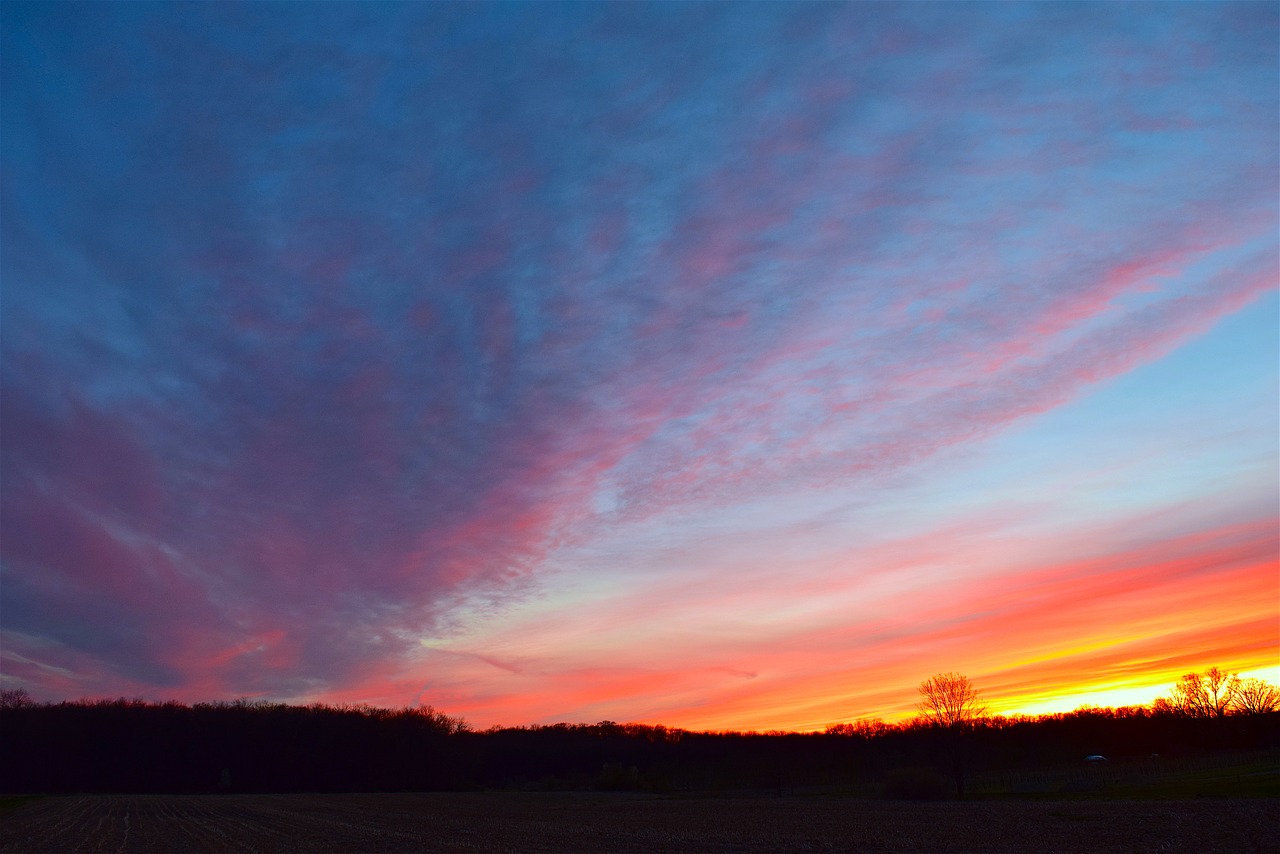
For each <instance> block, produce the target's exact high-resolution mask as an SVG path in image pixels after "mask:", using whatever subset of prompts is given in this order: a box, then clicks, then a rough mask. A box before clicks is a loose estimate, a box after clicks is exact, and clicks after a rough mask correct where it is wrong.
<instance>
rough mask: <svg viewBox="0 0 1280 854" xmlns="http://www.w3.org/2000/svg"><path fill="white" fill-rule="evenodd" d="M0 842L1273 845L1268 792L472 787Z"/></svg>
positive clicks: (66, 814) (134, 845) (41, 809)
mask: <svg viewBox="0 0 1280 854" xmlns="http://www.w3.org/2000/svg"><path fill="white" fill-rule="evenodd" d="M0 851H4V852H14V854H16V853H17V852H33V854H36V853H37V852H48V854H71V852H98V851H101V852H108V851H109V852H156V854H161V852H174V851H183V852H225V851H237V852H371V854H372V852H414V851H459V852H461V851H512V852H526V851H527V852H570V851H600V852H608V851H617V852H653V851H671V852H685V851H687V852H695V851H697V852H730V851H733V852H776V851H797V852H799V851H859V852H863V851H865V852H879V851H885V852H888V851H893V852H907V851H928V852H943V851H946V852H968V851H974V852H979V851H980V852H1026V851H1037V852H1044V854H1049V852H1094V851H1122V852H1135V854H1136V852H1181V851H1185V852H1213V851H1223V852H1232V854H1236V852H1277V851H1280V809H1277V802H1276V801H1274V800H1271V799H1266V798H1262V799H1258V798H1254V799H1247V798H1242V799H1227V800H1216V799H1200V800H1143V801H1132V800H1084V801H1040V800H1035V801H1017V800H1012V801H1010V800H993V801H975V802H943V803H924V804H921V803H903V802H893V801H870V800H860V799H848V798H835V797H802V796H791V797H783V798H763V797H761V798H708V799H700V798H661V797H656V796H650V795H605V794H570V793H470V794H378V795H203V796H201V795H192V796H174V795H145V796H144V795H139V796H121V795H89V796H66V797H45V798H34V799H28V800H23V801H21V802H17V803H13V802H11V803H9V804H6V805H4V809H3V812H0Z"/></svg>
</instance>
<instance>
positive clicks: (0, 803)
mask: <svg viewBox="0 0 1280 854" xmlns="http://www.w3.org/2000/svg"><path fill="white" fill-rule="evenodd" d="M43 797H44V795H0V815H3V814H4V813H7V812H12V811H13V810H16V809H17V808H18V807H20V806H22V805H24V804H29V803H31V802H32V801H38V800H40V799H41V798H43Z"/></svg>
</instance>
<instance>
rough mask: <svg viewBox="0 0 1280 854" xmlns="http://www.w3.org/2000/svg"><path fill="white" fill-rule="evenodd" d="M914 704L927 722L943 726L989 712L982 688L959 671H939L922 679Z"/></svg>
mask: <svg viewBox="0 0 1280 854" xmlns="http://www.w3.org/2000/svg"><path fill="white" fill-rule="evenodd" d="M916 708H917V709H919V710H920V714H921V715H922V716H923V717H924V718H925V719H926V720H927V721H928V722H929V723H931V724H936V725H939V726H944V727H963V726H966V725H968V724H971V723H973V722H974V721H976V720H978V719H980V718H982V717H985V716H986V714H987V712H988V708H987V704H986V703H984V702H983V701H982V692H981V691H980V690H978V689H977V688H975V687H974V686H973V683H972V682H970V681H969V677H968V676H962V675H961V674H959V673H939V674H937V675H936V676H931V677H929V678H928V679H926V680H925V681H924V682H921V683H920V702H919V703H917V704H916Z"/></svg>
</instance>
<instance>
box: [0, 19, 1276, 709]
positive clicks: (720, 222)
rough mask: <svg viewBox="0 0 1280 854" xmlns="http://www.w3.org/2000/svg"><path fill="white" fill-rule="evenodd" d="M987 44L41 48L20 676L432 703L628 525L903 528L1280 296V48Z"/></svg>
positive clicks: (758, 35) (33, 117) (651, 34)
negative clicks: (441, 642)
mask: <svg viewBox="0 0 1280 854" xmlns="http://www.w3.org/2000/svg"><path fill="white" fill-rule="evenodd" d="M960 15H961V13H960V12H959V11H956V10H950V9H932V8H931V9H929V10H925V9H923V8H920V9H914V8H906V7H904V8H901V9H890V8H887V7H886V8H873V7H863V6H854V7H808V8H789V7H776V8H774V7H756V8H745V7H744V8H733V7H724V8H714V7H694V6H691V7H662V8H658V7H650V8H640V7H634V8H632V7H590V8H588V7H581V8H578V7H557V8H554V9H544V10H541V11H540V13H539V14H536V15H534V14H531V13H530V12H529V11H528V10H524V9H520V8H516V7H512V8H507V9H503V10H500V11H498V12H495V13H494V14H486V15H475V14H471V13H469V12H463V11H461V10H457V9H449V8H445V7H404V8H398V9H396V10H394V11H393V12H392V13H390V14H389V15H380V16H376V18H375V17H370V16H368V15H366V14H365V13H363V12H360V11H358V10H355V9H348V8H340V7H333V8H330V9H326V10H324V11H323V12H322V13H321V14H317V15H309V16H307V20H306V21H302V20H301V19H299V18H298V17H297V16H296V15H294V14H292V13H290V12H288V11H287V10H283V9H273V8H268V7H260V8H254V7H244V8H232V7H191V8H182V9H178V8H171V9H147V8H144V7H137V8H133V9H123V8H110V7H102V8H95V9H92V10H86V13H85V14H84V15H83V16H77V17H76V20H74V21H63V20H61V16H56V15H54V16H51V15H48V14H47V13H45V12H41V11H40V10H38V9H35V8H34V7H33V8H27V7H24V8H22V9H13V10H8V11H6V12H5V16H6V21H7V22H10V23H11V24H12V25H11V26H6V28H5V31H4V36H3V37H4V39H5V45H4V48H5V49H4V51H3V53H2V56H3V60H2V61H3V62H4V75H5V79H6V91H7V94H6V115H7V116H9V117H11V121H9V122H7V125H8V126H9V127H10V128H11V129H12V133H7V134H6V147H5V152H4V160H5V162H4V168H5V174H6V176H7V179H6V182H5V188H4V190H3V192H4V205H5V217H4V218H3V222H2V224H0V228H3V242H4V247H5V252H4V253H3V257H2V258H0V265H2V266H3V273H4V278H5V282H6V286H5V289H4V292H3V294H0V298H2V299H3V313H2V316H0V322H2V323H3V332H4V334H3V345H2V347H3V360H2V368H3V375H2V383H0V385H2V389H3V394H4V405H3V408H2V409H0V413H2V416H3V419H4V424H3V441H4V454H3V465H4V478H3V483H0V507H2V510H3V528H4V540H5V543H4V552H3V566H4V585H5V599H6V603H5V623H6V626H5V637H6V643H8V638H9V637H10V633H13V636H14V637H15V638H16V637H19V636H21V638H24V639H25V640H22V641H21V646H20V648H21V649H22V650H24V651H22V652H21V653H20V655H21V656H23V661H24V662H26V663H22V665H21V666H22V668H24V669H22V670H21V672H22V673H24V674H31V675H29V676H23V677H22V678H24V679H30V680H32V682H31V684H33V685H35V686H37V687H38V686H42V685H43V686H47V692H50V693H51V692H55V691H63V690H67V688H66V686H69V685H74V684H83V685H86V686H92V687H93V690H103V691H108V692H114V688H113V687H112V686H117V685H118V686H127V687H128V688H129V690H131V691H133V690H137V691H141V692H149V691H154V692H157V693H162V694H172V695H177V696H182V697H189V698H200V697H204V696H208V695H209V694H234V695H238V694H254V695H259V694H260V695H266V696H279V697H291V698H305V697H313V696H342V697H351V696H355V695H354V694H353V693H352V692H353V691H356V690H357V688H356V687H354V686H363V687H360V688H359V690H364V691H366V692H372V693H367V695H368V696H383V697H392V698H393V701H394V696H401V695H403V696H404V697H406V698H408V697H411V696H418V695H419V694H420V693H421V692H422V684H423V681H424V680H423V679H422V678H421V667H422V660H421V658H420V656H421V655H422V647H421V645H420V643H419V642H420V640H421V639H423V638H449V637H454V638H456V637H462V636H465V635H466V634H467V632H468V631H469V630H470V629H471V628H472V627H473V626H474V625H476V624H478V623H480V622H483V621H484V619H486V618H487V617H488V616H491V615H494V614H497V613H503V612H504V610H505V609H509V608H513V607H516V606H519V605H522V604H523V603H527V602H529V601H536V600H537V598H538V597H540V596H551V597H554V595H555V591H554V589H551V588H553V586H554V584H555V583H556V582H555V573H554V572H552V571H551V570H550V569H549V567H551V566H553V565H555V563H556V561H557V560H559V559H561V557H562V556H563V555H565V554H567V553H568V552H569V551H571V550H573V549H587V550H589V548H590V546H591V544H592V543H593V542H597V541H599V540H600V539H601V538H602V537H604V536H605V535H606V534H607V533H608V531H609V530H610V528H611V527H612V526H617V525H640V524H642V523H644V522H645V521H646V520H654V519H665V518H670V517H671V516H672V515H679V514H682V513H684V514H688V516H689V517H690V518H701V515H700V514H704V513H709V512H712V511H714V510H715V509H716V508H732V507H734V506H736V505H737V503H738V502H740V501H741V500H742V499H743V498H744V497H745V498H748V499H753V500H759V501H761V502H765V503H767V502H768V501H769V500H770V499H771V497H776V496H780V495H791V494H794V493H795V492H796V491H805V490H808V491H810V492H815V493H819V492H824V491H829V490H833V489H852V488H857V489H859V490H861V491H863V492H864V493H865V494H866V496H867V499H866V500H867V502H868V503H871V502H873V501H874V499H875V497H876V496H879V495H884V494H887V491H888V490H889V489H890V488H891V486H892V484H893V483H894V482H896V480H898V479H901V478H904V477H915V476H918V475H919V473H920V472H921V471H923V470H925V469H927V467H928V465H929V464H930V463H931V462H932V461H934V460H936V459H937V458H938V457H939V456H940V455H943V454H946V453H948V452H949V451H951V450H953V449H956V448H972V447H976V446H978V445H979V444H980V443H981V442H983V441H984V440H986V439H987V438H989V437H991V436H993V435H995V434H997V433H999V432H1000V431H1001V430H1004V429H1007V428H1008V427H1009V426H1010V425H1012V424H1015V423H1017V422H1019V420H1021V419H1026V418H1029V417H1031V416H1034V415H1036V414H1039V413H1043V412H1046V411H1049V410H1051V409H1054V408H1057V407H1061V406H1064V405H1066V404H1069V403H1070V402H1071V401H1072V400H1074V399H1076V398H1077V397H1078V396H1079V395H1080V394H1082V393H1083V391H1084V390H1086V389H1088V388H1090V387H1092V386H1094V385H1096V384H1098V383H1100V382H1104V381H1106V380H1108V379H1110V378H1114V377H1117V376H1120V375H1123V374H1125V373H1126V372H1129V371H1131V370H1133V369H1135V368H1136V367H1138V366H1140V365H1142V364H1144V363H1147V362H1150V361H1152V360H1154V359H1158V358H1160V357H1161V356H1162V355H1163V354H1165V353H1167V352H1169V351H1171V350H1173V349H1174V348H1176V347H1177V346H1178V345H1179V344H1181V343H1182V342H1185V341H1187V340H1189V339H1191V338H1193V337H1195V336H1196V335H1199V334H1202V333H1203V332H1205V331H1206V330H1207V329H1209V328H1210V327H1211V325H1212V323H1213V322H1214V321H1215V320H1216V319H1218V318H1221V317H1223V316H1226V315H1228V314H1230V313H1232V312H1234V311H1237V310H1240V309H1241V308H1242V307H1243V306H1245V305H1247V304H1248V303H1249V301H1250V300H1252V299H1255V298H1256V297H1257V296H1258V295H1259V294H1261V293H1264V292H1266V291H1268V290H1270V289H1272V288H1273V287H1274V282H1275V275H1274V274H1275V271H1276V266H1277V264H1276V249H1275V242H1274V233H1275V226H1276V222H1275V210H1274V199H1273V198H1272V197H1271V194H1269V193H1268V191H1267V188H1268V187H1274V185H1275V179H1276V174H1275V166H1274V164H1275V162H1276V161H1275V156H1274V153H1275V148H1276V144H1277V143H1276V133H1275V128H1274V121H1272V120H1271V119H1272V114H1273V112H1274V110H1273V106H1274V103H1275V98H1276V84H1275V81H1274V79H1272V78H1273V77H1274V75H1269V74H1268V73H1266V70H1267V69H1268V68H1271V67H1274V65H1275V57H1274V54H1275V48H1274V45H1273V44H1270V43H1269V42H1267V40H1266V39H1265V38H1263V36H1262V34H1264V33H1266V32H1269V30H1267V29H1266V28H1265V27H1263V28H1258V27H1256V21H1254V18H1256V17H1257V16H1259V15H1261V16H1262V17H1263V18H1267V17H1268V15H1270V17H1271V18H1274V14H1272V13H1265V12H1260V11H1258V10H1257V9H1246V8H1243V7H1236V6H1225V7H1221V8H1217V9H1202V8H1199V7H1196V8H1192V7H1187V8H1186V9H1184V10H1181V11H1180V12H1179V14H1178V15H1175V16H1152V15H1146V14H1142V13H1140V12H1137V11H1134V10H1131V9H1123V8H1117V9H1111V8H1108V9H1105V10H1104V9H1101V8H1099V9H1096V10H1091V11H1090V13H1089V14H1088V15H1082V14H1080V13H1079V12H1078V11H1072V10H1069V9H1067V8H1065V7H1043V8H1038V9H1036V10H1034V11H1033V12H1031V13H1029V14H1028V13H1024V12H1013V11H1010V10H1009V9H996V8H992V9H989V10H986V11H984V12H983V13H982V15H980V16H979V17H978V19H977V20H975V21H972V22H970V21H969V18H970V16H969V14H968V13H967V12H966V13H964V17H965V21H966V22H967V24H966V28H965V31H966V32H969V33H971V35H972V37H971V38H968V39H957V38H955V36H954V34H955V32H957V30H956V26H957V24H958V23H959V22H960V21H959V16H960ZM968 24H972V26H969V25H968ZM801 522H803V520H801ZM797 524H798V525H799V524H800V523H799V522H798V523H797ZM820 528H821V526H820V525H819V526H816V527H811V529H820ZM696 539H697V535H696V532H693V533H689V534H688V535H687V537H686V538H685V540H686V541H690V540H696ZM730 539H732V535H730ZM647 548H649V547H647ZM651 548H652V550H646V551H644V552H643V553H642V554H641V555H639V556H637V558H636V560H637V561H639V562H641V563H643V562H645V561H652V560H655V558H654V555H655V554H657V553H658V551H659V550H660V547H659V546H656V545H655V546H652V547H651ZM580 570H581V571H583V572H586V571H587V570H586V569H581V568H580ZM590 571H592V572H599V573H600V574H601V576H602V577H603V578H605V579H608V578H609V577H610V572H611V570H610V568H609V567H607V566H604V567H599V568H592V569H591V570H590ZM784 571H785V570H784ZM654 572H655V573H656V570H654ZM690 572H691V574H693V575H694V576H695V577H694V578H693V579H692V580H691V583H692V584H693V585H694V586H695V587H696V586H697V585H698V584H699V583H701V582H702V579H700V578H698V577H696V576H697V570H696V569H695V570H690ZM707 583H708V584H710V585H711V586H712V587H715V586H717V585H719V586H721V587H723V586H724V582H723V581H722V580H721V579H709V580H707ZM640 598H641V599H644V598H645V596H644V594H643V591H641V597H640ZM646 601H647V599H646ZM705 605H706V607H707V608H708V609H710V610H711V611H714V610H715V607H716V606H715V605H714V603H713V602H712V601H710V600H707V601H706V603H705ZM713 616H714V615H713ZM687 620H689V621H690V622H691V623H693V622H696V621H697V620H698V616H697V615H696V614H693V613H690V614H689V615H688V616H687ZM921 637H924V635H921ZM535 640H536V639H535ZM15 643H17V641H15ZM14 648H15V649H18V648H19V647H18V646H15V647H14ZM474 655H483V656H485V657H484V658H483V659H480V658H477V659H475V661H473V662H472V664H477V662H478V665H477V666H482V667H487V668H488V670H494V669H497V670H498V671H500V672H502V673H506V672H507V671H508V669H509V670H510V673H509V674H508V675H510V676H512V677H525V678H534V676H535V674H534V673H533V671H531V670H530V668H531V667H532V665H531V664H530V662H528V661H526V660H525V659H524V658H521V657H513V656H508V655H497V654H495V655H492V656H489V655H488V654H487V653H474ZM14 660H15V661H17V659H14ZM486 661H488V662H489V664H485V662H486ZM633 664H634V672H629V674H630V675H618V676H617V678H616V679H613V678H612V677H611V678H610V680H605V681H608V682H609V687H608V689H607V690H606V689H605V688H604V687H600V688H599V691H600V692H601V693H599V694H598V697H600V698H603V697H605V695H606V694H608V695H609V696H614V697H624V696H625V697H630V698H632V700H633V701H634V702H635V703H637V704H638V705H637V708H652V709H655V710H658V709H664V708H667V709H670V708H675V706H671V705H663V701H660V700H645V699H644V697H646V696H649V695H648V694H646V691H650V690H658V689H653V688H652V686H653V685H654V679H655V678H657V677H655V676H654V671H655V668H653V667H649V666H647V665H646V664H645V662H643V661H636V662H634V663H633ZM15 666H16V665H15ZM629 666H630V665H629ZM8 667H9V665H6V670H7V669H8ZM700 667H702V668H704V671H703V672H705V673H711V674H719V675H720V676H723V677H724V678H725V679H727V680H729V681H731V682H733V683H734V684H738V683H744V682H750V683H751V685H752V686H753V690H756V691H757V692H759V691H762V690H764V689H759V688H755V687H754V686H757V685H758V684H761V683H764V682H765V681H766V679H765V675H766V673H767V669H766V668H764V667H763V666H762V665H760V664H758V663H756V662H754V661H743V660H740V659H739V658H737V657H735V656H734V655H732V654H731V650H730V649H729V648H728V647H726V649H725V654H724V655H721V656H719V657H712V658H708V659H707V660H706V661H704V662H701V664H700ZM33 668H34V669H33ZM41 668H46V669H43V670H42V669H41ZM47 668H54V670H49V669H47ZM534 670H536V668H534ZM54 672H57V673H71V674H74V676H73V677H67V679H69V680H70V681H66V680H63V681H57V680H54V678H53V677H52V676H49V675H48V674H50V673H54ZM567 673H568V675H565V676H564V678H563V680H562V681H561V682H559V683H557V686H556V690H557V691H561V692H563V693H564V694H565V695H566V696H572V697H577V698H579V699H578V700H573V701H572V702H570V701H568V700H566V701H565V703H566V705H563V706H562V708H565V709H571V708H583V709H590V708H597V707H599V705H600V704H601V703H604V702H605V700H604V699H599V701H598V702H596V703H595V704H594V705H593V702H595V701H592V700H591V698H590V696H589V695H590V694H591V691H590V690H589V689H588V688H587V687H581V688H579V687H575V686H581V685H589V684H590V683H592V682H593V680H596V679H597V674H596V672H595V670H593V669H591V668H581V669H579V670H574V671H571V672H567ZM739 673H754V674H759V676H758V677H757V678H754V679H750V680H744V679H742V678H741V677H739V676H735V674H739ZM41 674H45V675H41ZM61 678H62V677H59V679H61ZM716 678H720V677H719V676H717V677H716ZM76 680H80V681H79V682H77V681H76ZM601 684H602V686H603V683H601ZM700 684H701V683H700V681H699V678H694V677H689V678H682V679H681V680H678V683H677V686H676V687H675V688H673V689H672V692H671V696H679V697H680V698H681V702H684V703H687V704H689V705H690V706H691V707H692V706H694V705H698V704H699V703H703V701H702V700H700V699H699V695H698V691H699V690H700V688H699V685H700ZM646 685H647V686H650V687H648V688H646V687H645V686H646ZM387 686H392V687H387ZM121 690H123V687H122V688H121ZM397 692H398V693H397ZM658 693H661V691H660V690H658ZM447 696H457V697H464V696H467V697H472V696H473V695H471V694H467V692H465V691H464V690H462V689H461V688H459V689H457V692H456V693H455V694H454V695H447ZM744 696H746V695H744ZM750 696H754V697H764V696H765V695H764V694H763V693H756V694H752V695H750ZM468 701H469V702H471V701H472V700H468ZM476 702H479V701H476ZM492 702H493V703H494V704H495V705H496V706H498V707H501V703H502V701H501V699H500V698H499V699H494V700H493V701H492ZM778 702H779V703H781V702H782V701H781V700H779V701H778ZM573 703H580V705H579V706H574V705H573ZM438 705H444V704H443V703H438ZM701 707H702V708H707V706H706V705H705V703H703V705H702V706H701Z"/></svg>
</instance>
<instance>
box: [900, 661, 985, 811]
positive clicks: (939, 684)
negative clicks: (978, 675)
mask: <svg viewBox="0 0 1280 854" xmlns="http://www.w3.org/2000/svg"><path fill="white" fill-rule="evenodd" d="M919 690H920V702H919V703H917V704H916V708H917V709H919V710H920V715H921V718H922V720H923V721H924V722H925V723H927V724H928V725H930V726H936V727H941V728H942V729H943V730H944V731H945V735H944V738H945V744H946V747H945V754H946V758H947V761H948V763H949V764H950V765H951V773H952V776H953V777H954V779H955V781H956V797H957V798H960V799H963V798H964V778H965V770H966V768H967V766H968V765H969V762H970V756H969V753H970V750H971V749H972V747H971V745H970V744H969V742H968V740H966V738H965V732H966V731H967V730H969V729H970V728H972V726H973V725H974V724H975V723H976V722H977V721H979V720H981V719H982V718H984V717H986V715H987V712H988V707H987V704H986V703H985V702H983V700H982V692H981V691H980V690H978V689H977V688H975V687H974V685H973V683H972V682H970V681H969V677H968V676H964V675H962V674H959V673H938V674H936V675H934V676H930V677H929V678H928V679H926V680H925V681H923V682H921V683H920V689H919Z"/></svg>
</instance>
